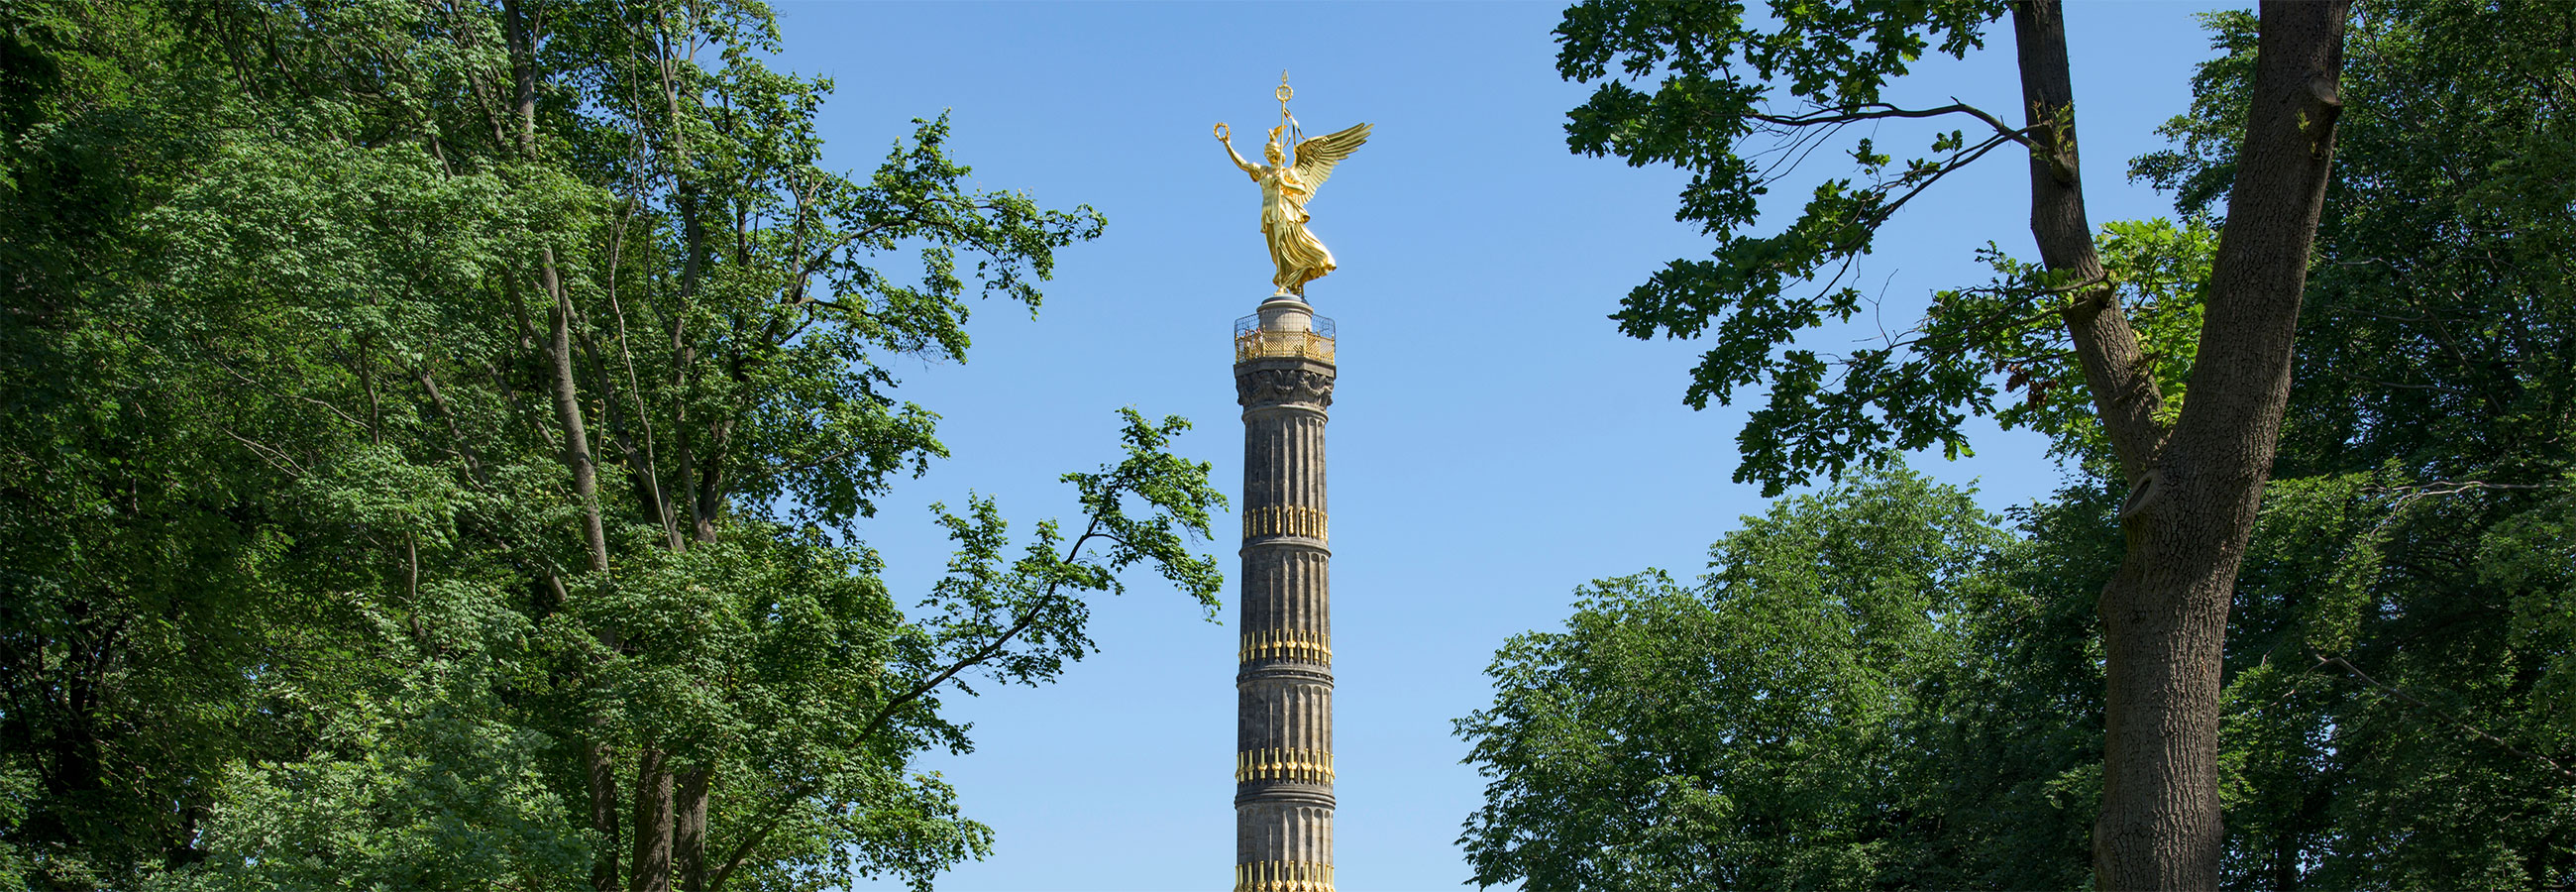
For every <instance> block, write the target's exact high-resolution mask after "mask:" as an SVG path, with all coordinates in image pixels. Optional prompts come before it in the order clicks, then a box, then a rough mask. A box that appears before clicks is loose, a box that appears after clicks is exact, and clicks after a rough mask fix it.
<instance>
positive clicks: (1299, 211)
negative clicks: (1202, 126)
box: [1216, 86, 1369, 299]
mask: <svg viewBox="0 0 2576 892" xmlns="http://www.w3.org/2000/svg"><path fill="white" fill-rule="evenodd" d="M1280 91H1281V93H1282V94H1283V95H1282V96H1281V97H1280V101H1281V104H1282V106H1283V107H1284V106H1285V104H1286V101H1287V97H1286V95H1284V94H1285V93H1286V91H1287V88H1286V87H1285V86H1282V87H1281V88H1280ZM1291 126H1292V125H1291V124H1286V123H1283V124H1280V125H1279V126H1277V127H1272V128H1270V144H1269V145H1267V146H1263V147H1262V150H1261V151H1262V157H1263V158H1266V159H1268V160H1269V161H1270V163H1268V164H1253V163H1251V162H1248V161H1245V160H1243V156H1242V155H1240V154H1237V153H1236V152H1235V151H1234V141H1233V140H1232V139H1230V138H1229V137H1230V136H1231V134H1230V133H1229V132H1228V131H1227V130H1226V126H1225V125H1223V124H1218V125H1216V139H1217V142H1219V143H1223V144H1224V145H1225V154H1226V156H1227V157H1229V158H1233V159H1234V166H1236V167H1239V168H1242V169H1243V172H1244V173H1246V174H1250V175H1251V176H1252V181H1253V182H1256V183H1260V184H1261V235H1262V237H1263V238H1265V239H1268V240H1269V242H1270V262H1271V264H1272V265H1273V266H1275V267H1277V268H1278V272H1276V273H1274V274H1272V275H1271V277H1270V282H1271V284H1273V285H1277V286H1279V290H1278V291H1277V292H1276V293H1275V295H1274V296H1278V297H1286V296H1288V295H1296V296H1297V297H1299V298H1301V299H1302V298H1304V297H1305V296H1306V283H1308V282H1312V281H1314V280H1316V279H1320V278H1323V277H1324V274H1325V273H1329V272H1332V271H1333V252H1331V251H1327V250H1325V249H1324V243H1323V241H1321V240H1319V239H1317V238H1315V234H1314V233H1311V232H1308V231H1306V221H1307V220H1308V219H1309V218H1308V217H1307V215H1306V202H1307V201H1308V200H1310V199H1313V198H1314V197H1315V188H1316V187H1318V186H1322V185H1324V181H1325V180H1327V179H1330V178H1331V177H1332V175H1333V165H1336V164H1340V163H1341V162H1342V159H1344V158H1348V157H1350V156H1351V151H1352V150H1353V149H1357V148H1359V147H1360V144H1361V143H1365V142H1368V137H1369V125H1367V124H1358V125H1354V126H1352V127H1349V128H1347V129H1344V130H1341V131H1338V132H1334V133H1329V134H1326V135H1323V136H1318V137H1315V138H1313V139H1305V140H1298V141H1297V149H1296V152H1297V163H1295V164H1287V163H1284V162H1286V161H1287V155H1288V150H1287V149H1286V148H1284V147H1283V146H1281V145H1280V142H1279V135H1280V131H1282V130H1287V129H1289V128H1290V127H1291Z"/></svg>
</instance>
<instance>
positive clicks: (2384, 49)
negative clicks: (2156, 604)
mask: <svg viewBox="0 0 2576 892" xmlns="http://www.w3.org/2000/svg"><path fill="white" fill-rule="evenodd" d="M2362 13H2363V14H2362V15H2361V16H2360V17H2359V18H2358V20H2357V22H2356V27H2355V30H2354V35H2353V39H2352V42H2351V46H2352V57H2351V62H2350V64H2349V72H2350V76H2349V77H2348V84H2349V93H2350V95H2351V97H2352V100H2353V102H2352V107H2353V109H2354V111H2353V113H2352V114H2350V115H2347V116H2346V118H2345V120H2344V121H2343V122H2342V124H2341V126H2342V127H2343V136H2342V140H2343V142H2342V146H2343V148H2341V149H2339V150H2338V152H2339V154H2338V160H2337V166H2338V173H2337V178H2336V183H2335V185H2334V187H2333V191H2332V192H2331V193H2330V201H2329V203H2328V213H2327V214H2326V216H2325V218H2324V220H2323V222H2322V223H2321V224H2320V227H2319V230H2318V252H2317V253H2318V262H2317V264H2316V272H2315V273H2314V275H2313V281H2312V284H2311V287H2310V288H2309V296H2308V300H2307V304H2306V310H2305V313H2304V317H2303V319H2302V321H2301V336H2300V342H2299V351H2298V356H2297V367H2296V373H2295V374H2296V380H2297V384H2296V386H2295V387H2294V388H2293V390H2292V393H2291V399H2290V408H2289V412H2288V419H2287V423H2286V424H2285V426H2284V428H2283V433H2282V444H2283V445H2282V454H2281V461H2280V464H2279V468H2278V470H2277V472H2276V475H2277V476H2279V477H2282V478H2297V479H2295V480H2285V483H2284V484H2276V485H2275V487H2274V488H2273V491H2272V492H2271V493H2270V494H2269V495H2267V501H2266V506H2265V508H2264V520H2263V527H2264V528H2266V529H2267V530H2269V531H2268V532H2258V534H2257V536H2256V538H2255V541H2254V544H2253V547H2252V549H2251V551H2250V552H2249V556H2248V559H2247V565H2246V567H2247V569H2246V572H2245V576H2244V579H2243V581H2242V582H2240V593H2241V594H2240V598H2239V603H2238V607H2237V610H2236V616H2235V617H2233V618H2232V620H2231V623H2232V627H2233V628H2232V630H2231V634H2230V637H2231V642H2232V643H2231V645H2230V648H2229V650H2230V652H2229V657H2228V671H2229V675H2230V680H2229V690H2228V694H2227V701H2228V715H2229V720H2228V725H2227V730H2226V735H2227V740H2226V747H2225V749H2224V751H2223V752H2224V759H2225V760H2226V763H2227V765H2228V766H2229V773H2230V778H2229V781H2228V783H2229V787H2228V824H2229V828H2230V833H2231V841H2230V846H2229V853H2228V865H2227V871H2228V879H2229V881H2230V882H2231V883H2236V884H2242V885H2245V886H2248V887H2256V886H2259V887H2264V888H2273V889H2294V888H2350V887H2354V886H2358V885H2365V884H2394V885H2417V886H2436V887H2462V886H2475V887H2486V888H2502V887H2514V886H2540V885H2552V884H2560V883H2564V882H2566V879H2567V878H2568V877H2569V876H2571V875H2576V864H2571V863H2570V861H2569V860H2568V858H2567V857H2566V855H2565V854H2564V853H2565V852H2566V846H2565V840H2567V839H2568V838H2569V833H2570V832H2571V831H2570V827H2569V824H2568V821H2569V815H2568V813H2567V810H2566V808H2565V806H2564V802H2565V801H2566V796H2567V791H2568V790H2569V789H2570V786H2569V785H2570V782H2571V780H2576V777H2572V776H2571V775H2569V774H2568V771H2567V766H2570V765H2571V764H2576V749H2571V745H2570V741H2569V739H2568V737H2567V736H2566V734H2567V730H2566V728H2565V726H2564V724H2563V721H2562V719H2561V718H2559V717H2561V716H2564V715H2566V714H2567V712H2566V710H2567V707H2568V705H2569V701H2568V699H2567V695H2566V692H2565V689H2564V688H2562V687H2560V686H2559V685H2558V683H2557V682H2556V681H2555V679H2558V678H2562V677H2564V676H2563V672H2564V667H2565V665H2566V656H2565V655H2566V654H2567V653H2569V652H2570V651H2569V646H2570V644H2569V639H2568V638H2567V637H2566V636H2568V635H2569V634H2570V633H2576V629H2571V628H2569V627H2568V625H2567V624H2566V623H2565V622H2563V621H2562V620H2560V619H2558V617H2563V616H2565V615H2566V614H2565V609H2566V605H2567V604H2569V603H2571V598H2570V594H2569V592H2570V588H2569V587H2570V584H2571V582H2570V579H2569V574H2568V572H2567V568H2568V567H2570V566H2576V552H2571V551H2569V546H2568V542H2569V541H2571V540H2570V539H2568V538H2567V536H2566V531H2567V530H2568V529H2569V528H2570V518H2571V514H2570V511H2571V499H2570V496H2571V493H2570V490H2569V484H2570V482H2571V477H2570V473H2571V471H2576V453H2571V444H2576V439H2571V433H2572V432H2576V388H2571V386H2570V385H2571V384H2572V383H2576V380H2571V374H2570V373H2571V366H2570V365H2569V361H2568V359H2567V357H2568V356H2569V355H2570V353H2569V351H2570V349H2571V348H2576V342H2571V341H2570V340H2569V339H2570V337H2571V334H2570V333H2571V332H2576V287H2571V286H2576V279H2571V277H2570V274H2569V273H2568V271H2567V269H2566V265H2565V264H2564V263H2563V262H2562V261H2561V259H2560V258H2561V257H2563V256H2564V252H2565V251H2566V250H2568V249H2569V248H2571V247H2576V229H2571V226H2576V223H2571V221H2570V219H2569V217H2568V215H2567V214H2566V213H2565V211H2564V208H2565V207H2566V205H2567V203H2568V201H2569V200H2571V198H2576V196H2571V193H2570V192H2569V189H2570V186H2569V183H2570V182H2571V181H2576V178H2571V176H2570V171H2576V156H2571V155H2570V154H2569V151H2568V148H2567V140H2568V138H2569V137H2570V136H2576V133H2571V126H2576V125H2571V115H2570V108H2571V102H2572V101H2576V93H2571V84H2576V81H2571V80H2570V75H2571V72H2576V50H2572V49H2571V47H2576V42H2571V40H2570V35H2576V11H2571V10H2570V9H2568V8H2567V7H2566V6H2564V5H2562V4H2547V3H2498V4H2487V5H2469V4H2452V3H2433V2H2383V3H2372V4H2368V5H2366V6H2364V7H2363V8H2362ZM2209 24H2210V26H2211V28H2212V31H2213V35H2214V38H2215V40H2214V42H2215V44H2216V46H2217V47H2218V49H2220V50H2221V55H2220V57H2219V58H2218V59H2215V60H2213V61H2212V62H2210V63H2208V64H2207V65H2205V66H2203V68H2202V70H2201V73H2200V75H2199V76H2198V77H2197V78H2196V79H2195V82H2194V95H2195V102H2194V105H2193V109H2192V112H2191V113H2190V114H2188V115H2185V116H2183V117H2181V118H2178V119H2176V120H2175V121H2174V122H2173V123H2172V124H2171V125H2169V126H2168V128H2167V132H2168V133H2169V134H2171V135H2173V136H2174V137H2175V138H2176V147H2175V148H2174V149H2173V150H2172V151H2168V152H2162V153H2157V154H2155V155H2151V156H2149V157H2147V158H2143V159H2140V160H2139V162H2138V163H2137V164H2136V165H2135V170H2136V171H2137V172H2138V173H2140V174H2143V175H2145V176H2147V177H2149V178H2150V179H2152V180H2154V181H2156V182H2157V183H2158V184H2159V185H2163V186H2166V187H2168V188H2172V189H2174V190H2175V191H2176V194H2177V199H2178V204H2179V206H2180V207H2181V209H2182V210H2183V211H2184V212H2185V213H2187V214H2207V213H2209V212H2210V211H2211V210H2212V208H2213V206H2214V204H2213V198H2214V195H2215V192H2214V191H2213V190H2215V189H2220V188H2223V184H2224V181H2225V180H2226V178H2227V176H2228V175H2229V172H2228V167H2229V166H2230V165H2232V164H2233V163H2234V161H2233V159H2230V158H2228V157H2227V156H2226V153H2225V151H2224V150H2223V148H2220V147H2221V146H2222V145H2223V144H2224V143H2226V142H2227V141H2229V140H2230V139H2231V136H2230V134H2231V132H2232V128H2233V126H2234V125H2233V124H2232V123H2231V122H2232V121H2233V120H2234V119H2235V118H2237V117H2238V116H2240V115H2241V109H2242V107H2243V104H2244V102H2245V99H2244V97H2245V83H2246V79H2247V71H2248V68H2247V66H2248V64H2249V59H2250V58H2251V56H2252V54H2253V53H2254V51H2255V35H2254V32H2253V23H2252V22H2250V21H2248V20H2247V19H2246V18H2245V17H2243V16H2241V15H2219V16H2214V17H2212V18H2211V20H2210V22H2209Z"/></svg>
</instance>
